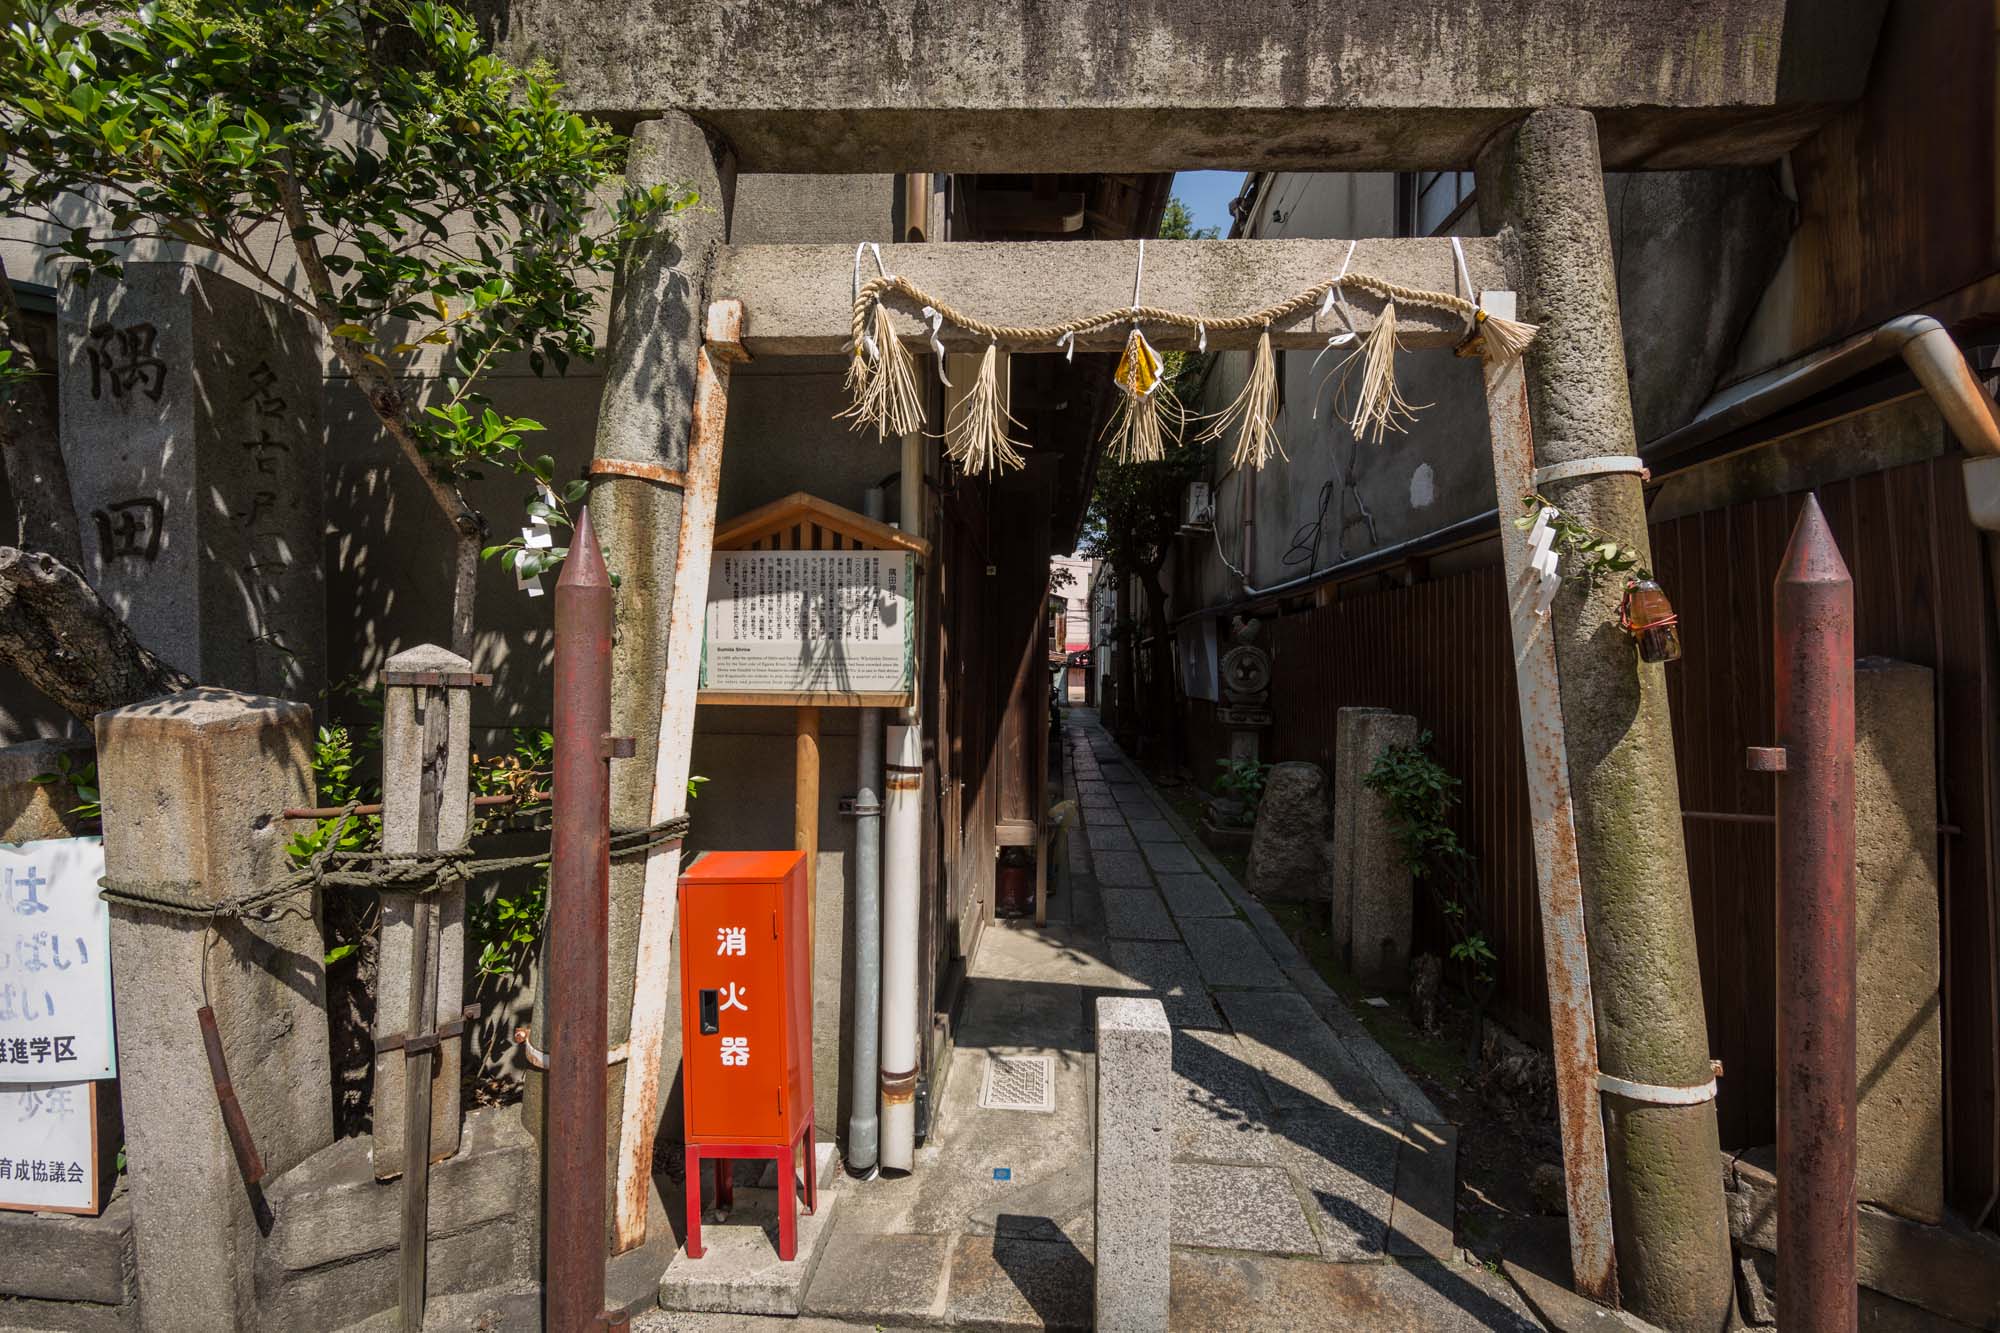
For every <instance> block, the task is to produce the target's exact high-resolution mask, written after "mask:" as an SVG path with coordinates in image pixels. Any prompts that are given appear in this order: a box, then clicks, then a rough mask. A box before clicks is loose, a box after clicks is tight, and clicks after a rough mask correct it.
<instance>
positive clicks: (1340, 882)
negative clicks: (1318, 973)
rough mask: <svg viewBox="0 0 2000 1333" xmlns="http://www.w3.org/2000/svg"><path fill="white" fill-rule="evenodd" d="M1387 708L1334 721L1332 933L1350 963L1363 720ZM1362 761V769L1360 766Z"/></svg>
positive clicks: (1337, 952) (1347, 712)
mask: <svg viewBox="0 0 2000 1333" xmlns="http://www.w3.org/2000/svg"><path fill="white" fill-rule="evenodd" d="M1388 711H1389V710H1388V709H1386V708H1343V709H1341V710H1339V712H1337V713H1335V714H1334V720H1333V836H1332V838H1331V842H1332V844H1333V845H1332V847H1331V848H1330V849H1329V855H1328V858H1327V876H1328V879H1329V881H1330V882H1329V884H1328V886H1327V902H1328V912H1329V916H1330V923H1329V933H1330V934H1331V935H1332V936H1333V956H1334V957H1335V958H1338V959H1339V960H1340V963H1341V966H1343V967H1345V966H1346V965H1347V961H1348V958H1349V957H1350V955H1351V954H1352V952H1353V948H1352V946H1353V943H1354V859H1353V856H1352V855H1351V851H1352V848H1353V846H1354V812H1355V810H1356V808H1357V807H1359V806H1360V804H1361V800H1360V797H1361V795H1363V794H1365V789H1364V788H1363V787H1362V785H1361V779H1362V778H1364V777H1366V776H1367V774H1368V765H1367V763H1363V762H1362V761H1361V753H1362V752H1361V746H1360V743H1359V741H1358V739H1357V736H1358V730H1357V729H1358V728H1359V727H1360V725H1361V719H1363V718H1365V717H1370V716H1373V715H1376V714H1382V713H1387V712H1388ZM1357 764H1360V767H1359V768H1356V765H1357Z"/></svg>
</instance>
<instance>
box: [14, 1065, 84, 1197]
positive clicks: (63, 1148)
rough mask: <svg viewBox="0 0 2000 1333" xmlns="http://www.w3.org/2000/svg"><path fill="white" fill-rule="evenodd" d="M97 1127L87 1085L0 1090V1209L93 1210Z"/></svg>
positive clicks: (33, 1085) (23, 1085) (24, 1085)
mask: <svg viewBox="0 0 2000 1333" xmlns="http://www.w3.org/2000/svg"><path fill="white" fill-rule="evenodd" d="M95 1124H96V1113H95V1110H94V1105H93V1102H92V1090H91V1085H90V1084H88V1083H19V1084H11V1085H9V1086H7V1087H5V1088H0V1207H5V1208H21V1209H48V1210H52V1211H63V1212H89V1211H91V1210H93V1209H94V1208H95V1206H96V1202H97V1182H96V1178H95V1177H96V1160H95V1155H96V1136H95Z"/></svg>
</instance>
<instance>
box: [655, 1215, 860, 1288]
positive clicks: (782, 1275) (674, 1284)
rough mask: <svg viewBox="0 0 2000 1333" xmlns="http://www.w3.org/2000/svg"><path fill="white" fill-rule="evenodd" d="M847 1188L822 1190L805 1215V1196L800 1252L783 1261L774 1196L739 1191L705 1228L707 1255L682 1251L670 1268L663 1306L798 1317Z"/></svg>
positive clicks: (664, 1282) (662, 1284)
mask: <svg viewBox="0 0 2000 1333" xmlns="http://www.w3.org/2000/svg"><path fill="white" fill-rule="evenodd" d="M845 1193H846V1192H845V1191H844V1190H838V1189H834V1190H829V1189H824V1188H822V1189H821V1191H820V1195H819V1211H818V1212H817V1213H808V1212H806V1210H805V1201H804V1199H803V1198H801V1199H800V1201H799V1213H798V1228H799V1229H798V1253H797V1257H796V1258H793V1259H790V1260H783V1259H780V1258H778V1244H777V1229H778V1222H777V1214H776V1211H775V1209H776V1203H775V1196H767V1195H763V1193H762V1191H757V1192H756V1193H754V1194H753V1193H750V1192H747V1191H746V1192H744V1193H739V1195H738V1196H737V1202H736V1207H735V1209H734V1210H733V1211H732V1212H731V1214H730V1218H729V1221H728V1222H724V1223H704V1224H703V1225H702V1228H701V1243H702V1249H703V1254H702V1257H701V1258H699V1259H690V1258H688V1255H687V1251H686V1250H682V1251H681V1252H680V1253H678V1254H676V1255H675V1256H674V1258H673V1262H672V1263H670V1264H668V1265H667V1271H666V1273H665V1274H664V1275H663V1276H662V1277H661V1278H660V1304H661V1305H662V1306H663V1307H664V1308H666V1309H668V1310H687V1311H697V1312H703V1313H710V1314H738V1315H783V1316H795V1315H797V1314H798V1313H799V1312H800V1311H801V1309H803V1308H804V1301H805V1293H806V1289H807V1287H808V1286H809V1285H810V1284H811V1282H812V1278H813V1274H814V1272H816V1271H817V1269H818V1266H819V1262H820V1256H821V1255H822V1254H824V1253H825V1251H826V1244H827V1239H828V1236H829V1235H830V1233H831V1231H832V1228H833V1219H834V1217H835V1216H836V1215H837V1214H838V1212H839V1209H840V1203H841V1200H842V1199H843V1198H844V1197H845ZM760 1196H761V1197H760Z"/></svg>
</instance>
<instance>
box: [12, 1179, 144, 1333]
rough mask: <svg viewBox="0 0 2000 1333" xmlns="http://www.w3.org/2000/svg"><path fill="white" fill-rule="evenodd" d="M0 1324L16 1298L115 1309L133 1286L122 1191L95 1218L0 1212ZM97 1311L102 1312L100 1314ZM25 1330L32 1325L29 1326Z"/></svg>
mask: <svg viewBox="0 0 2000 1333" xmlns="http://www.w3.org/2000/svg"><path fill="white" fill-rule="evenodd" d="M0 1254H5V1255H6V1256H7V1262H6V1263H5V1264H4V1265H0V1297H5V1298H7V1300H8V1302H9V1303H8V1304H5V1305H0V1326H4V1325H6V1324H7V1323H8V1322H9V1312H10V1311H11V1310H12V1309H13V1308H14V1307H13V1305H12V1302H13V1301H14V1300H16V1299H18V1298H22V1297H25V1298H28V1299H30V1300H33V1299H40V1300H48V1301H72V1302H76V1303H78V1304H80V1305H85V1306H92V1305H95V1306H106V1307H109V1306H121V1305H124V1304H126V1303H127V1302H128V1301H130V1300H131V1299H132V1297H133V1296H134V1295H135V1294H136V1291H135V1287H134V1283H133V1265H134V1256H133V1253H132V1203H131V1199H130V1197H129V1196H128V1195H127V1194H126V1192H125V1191H124V1190H122V1189H120V1190H117V1191H115V1192H114V1193H113V1194H112V1197H111V1202H110V1203H108V1204H106V1205H105V1208H104V1211H103V1212H102V1213H100V1214H99V1215H98V1216H96V1217H66V1216H62V1215H60V1214H56V1213H0ZM100 1313H102V1312H100ZM28 1326H29V1327H31V1328H32V1327H36V1325H33V1324H30V1325H28Z"/></svg>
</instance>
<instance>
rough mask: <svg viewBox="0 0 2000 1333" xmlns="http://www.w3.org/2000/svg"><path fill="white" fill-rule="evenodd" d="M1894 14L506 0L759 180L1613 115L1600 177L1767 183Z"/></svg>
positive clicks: (556, 48) (1149, 167) (1502, 4)
mask: <svg viewBox="0 0 2000 1333" xmlns="http://www.w3.org/2000/svg"><path fill="white" fill-rule="evenodd" d="M487 2H488V3H492V0H487ZM1883 6H1884V0H1813V2H1812V3H1808V2H1807V0H1657V2H1656V3H1651V4H1634V3H1631V2H1630V0H1422V2H1416V0H1412V2H1409V3H1398V4H1388V5H1384V4H1376V5H1354V4H1348V3H1344V0H1239V2H1238V3H1233V4H1228V5H1177V4H1171V3H1168V0H1131V2H1130V3H1121V4H1117V5H1103V4H1097V5H1077V4H1069V5H1063V4H1049V3H1047V2H1046V0H978V2H977V3H975V2H974V0H851V3H843V4H838V5H780V4H770V3H759V2H758V0H604V2H603V3H600V4H596V5H592V6H589V7H587V8H582V9H579V8H578V7H577V6H575V5H573V4H569V3H564V2H563V0H513V3H511V4H508V5H506V6H504V8H503V12H504V21H503V25H502V28H501V31H502V33H503V38H504V45H505V46H506V48H507V49H508V50H509V51H510V52H511V53H512V54H514V55H516V56H517V57H524V58H525V57H529V56H546V57H549V58H551V59H553V60H554V61H555V62H556V63H557V64H558V65H559V66H560V67H561V69H562V75H563V78H564V80H565V82H566V83H567V84H568V92H567V96H568V97H569V99H570V100H571V101H572V103H573V104H575V105H577V106H579V107H581V108H583V109H586V110H588V111H591V112H593V113H596V114H600V115H606V116H611V117H614V118H631V117H645V116H653V115H658V114H660V113H661V112H663V111H668V110H679V111H685V112H687V113H688V114H690V115H693V116H695V117H697V118H698V119H700V120H702V121H704V122H706V123H707V124H709V125H710V126H712V127H713V128H715V129H716V130H718V131H720V132H721V133H722V134H723V135H724V136H725V137H726V138H727V139H728V140H729V141H730V143H731V144H732V145H734V147H735V149H736V152H737V155H738V158H739V161H740V163H741V165H742V168H743V169H744V170H746V171H821V172H864V171H924V170H931V171H1002V172H1005V171H1052V170H1060V171H1119V172H1127V171H1174V170H1177V169H1185V168H1190V167H1224V168H1236V169H1250V168H1264V169H1299V170H1321V171H1328V170H1379V169H1391V168H1401V169H1410V168H1418V167H1463V166H1469V165H1470V164H1471V162H1472V159H1473V157H1474V155H1475V154H1476V153H1477V152H1478V150H1479V146H1480V145H1481V144H1482V143H1483V142H1484V141H1485V140H1486V139H1487V138H1488V137H1489V136H1490V135H1492V134H1493V132H1494V131H1496V130H1498V129H1499V128H1501V127H1502V126H1504V125H1505V124H1506V123H1507V122H1508V121H1510V120H1513V119H1516V118H1518V117H1519V116H1520V115H1522V114H1523V113H1525V112H1527V111H1531V110H1534V109H1535V108H1537V107H1544V106H1576V107H1584V108H1587V109H1589V110H1591V111H1594V112H1597V113H1599V114H1600V115H1601V117H1602V118H1603V136H1602V137H1603V144H1604V155H1605V164H1606V165H1607V166H1611V167H1629V166H1637V165H1650V166H1676V167H1678V166H1694V165H1711V166H1714V165H1726V164H1735V165H1753V164H1758V163H1764V162H1769V161H1771V160H1772V159H1774V158H1775V157H1776V156H1778V154H1780V153H1782V152H1783V151H1784V150H1785V149H1787V148H1789V147H1790V146H1792V145H1793V144H1794V143H1796V142H1797V141H1798V140H1799V139H1800V138H1801V137H1803V136H1804V134H1805V133H1806V132H1808V131H1809V130H1810V129H1811V128H1812V127H1813V126H1814V125H1816V124H1817V123H1818V121H1819V119H1820V118H1821V117H1822V116H1823V115H1824V114H1825V112H1826V111H1827V110H1828V109H1829V108H1830V107H1831V106H1833V105H1835V104H1837V103H1840V102H1845V101H1850V100H1852V99H1853V98H1855V97H1857V96H1859V94H1860V92H1861V88H1862V84H1863V82H1864V80H1865V78H1866V75H1867V71H1868V65H1869V61H1870V58H1871V56H1872V54H1873V51H1874V46H1875V38H1876V33H1877V31H1878V29H1879V28H1880V26H1881V16H1882V11H1883Z"/></svg>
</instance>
